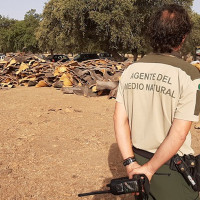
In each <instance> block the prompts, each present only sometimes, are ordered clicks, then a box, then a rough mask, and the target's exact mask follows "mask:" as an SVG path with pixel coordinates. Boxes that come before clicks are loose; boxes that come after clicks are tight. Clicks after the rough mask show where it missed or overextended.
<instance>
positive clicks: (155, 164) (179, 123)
mask: <svg viewBox="0 0 200 200" xmlns="http://www.w3.org/2000/svg"><path fill="white" fill-rule="evenodd" d="M191 124H192V122H191V121H185V120H180V119H174V121H173V124H172V127H171V129H170V131H169V134H168V136H167V137H166V138H165V140H164V141H163V143H162V144H161V145H160V147H159V148H158V150H157V151H156V153H155V154H154V156H153V158H152V159H151V160H150V161H149V162H147V163H145V164H144V165H143V166H140V165H138V164H137V163H136V162H133V163H131V164H130V165H128V166H127V173H128V176H129V178H131V177H132V176H133V175H134V174H145V175H146V176H147V177H148V179H149V180H151V178H152V176H153V174H154V173H155V172H156V171H157V170H158V169H159V168H160V167H161V166H162V165H163V164H164V163H166V162H167V161H168V160H170V159H171V158H172V157H173V156H174V155H175V154H176V153H177V152H178V150H179V149H180V147H181V146H182V145H183V143H184V141H185V139H186V136H187V134H188V132H189V130H190V127H191ZM114 126H115V135H116V139H117V143H118V146H119V149H120V151H121V154H122V157H123V159H126V158H128V157H131V156H133V155H134V153H133V150H132V142H131V133H130V128H129V123H128V117H127V114H126V111H125V108H124V105H123V104H120V103H118V102H117V103H116V106H115V114H114Z"/></svg>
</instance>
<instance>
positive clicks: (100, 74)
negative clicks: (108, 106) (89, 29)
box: [0, 54, 131, 98]
mask: <svg viewBox="0 0 200 200" xmlns="http://www.w3.org/2000/svg"><path fill="white" fill-rule="evenodd" d="M130 64H131V63H130V62H128V61H125V62H120V63H119V62H115V61H110V60H99V59H98V60H88V61H83V62H81V63H78V62H76V61H68V62H65V63H62V62H57V63H52V62H48V61H46V60H43V59H41V58H39V57H37V56H35V55H29V56H27V55H20V54H19V55H15V56H11V57H7V58H6V59H5V60H4V61H0V88H1V89H2V88H14V87H16V86H27V87H33V86H34V87H54V88H57V89H60V90H62V91H63V93H64V94H78V95H84V96H98V95H103V94H106V95H109V98H112V97H116V92H117V87H118V82H119V78H120V76H121V74H122V72H123V70H124V69H125V68H126V67H127V66H128V65H130Z"/></svg>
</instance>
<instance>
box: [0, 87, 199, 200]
mask: <svg viewBox="0 0 200 200" xmlns="http://www.w3.org/2000/svg"><path fill="white" fill-rule="evenodd" d="M0 99H1V101H0V113H1V114H0V130H1V134H0V141H1V142H0V155H1V156H0V200H76V199H83V200H86V199H90V200H91V199H93V200H100V199H106V200H112V199H127V200H129V199H133V197H132V196H130V195H129V196H120V197H115V196H111V195H98V196H90V197H84V198H80V197H77V195H78V193H82V192H89V191H94V190H102V189H106V184H108V183H109V182H110V180H111V179H112V178H118V177H122V176H125V175H126V173H125V170H124V168H123V167H122V164H121V161H122V158H121V155H120V153H119V150H118V148H117V145H116V141H115V138H114V131H113V121H112V116H113V111H114V104H115V100H113V99H112V100H108V99H107V96H103V97H96V98H86V97H83V96H76V95H64V94H63V93H62V92H61V91H58V90H56V89H54V88H26V87H18V88H15V89H10V90H0ZM193 126H194V124H193ZM192 134H193V147H194V149H195V152H196V153H200V148H199V143H200V131H199V130H194V128H192Z"/></svg>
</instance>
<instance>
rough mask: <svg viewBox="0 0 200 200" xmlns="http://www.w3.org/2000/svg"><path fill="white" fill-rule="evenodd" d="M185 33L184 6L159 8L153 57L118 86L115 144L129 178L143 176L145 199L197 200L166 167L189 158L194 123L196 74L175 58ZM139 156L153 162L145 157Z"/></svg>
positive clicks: (198, 94) (199, 98) (199, 92)
mask: <svg viewBox="0 0 200 200" xmlns="http://www.w3.org/2000/svg"><path fill="white" fill-rule="evenodd" d="M190 30H191V23H190V19H189V16H188V14H187V12H186V11H185V10H184V9H183V7H181V6H179V5H176V4H171V5H165V6H163V7H162V8H160V10H159V11H157V12H156V13H155V14H154V16H153V17H152V19H151V22H150V26H149V33H148V36H149V39H150V42H151V46H152V48H153V51H154V53H152V54H149V55H147V56H145V57H144V58H142V59H141V60H140V61H139V62H137V63H134V64H132V65H130V66H129V67H128V68H127V69H126V70H125V71H124V73H123V75H122V77H121V80H120V83H119V88H118V94H117V98H116V100H117V102H116V107H115V114H114V126H115V134H116V140H117V143H118V146H119V149H120V151H121V153H122V156H123V159H124V165H125V166H126V169H127V173H128V176H129V178H132V176H133V175H134V174H145V175H146V176H147V177H148V179H149V181H150V197H149V199H156V200H194V199H199V197H198V192H194V190H193V189H192V188H191V187H190V186H189V185H188V184H187V183H186V181H185V180H184V178H183V176H182V175H181V174H180V173H179V172H177V171H174V170H171V169H170V168H169V165H168V164H167V163H168V162H169V161H170V159H171V158H172V157H173V156H174V155H175V154H177V153H178V154H179V155H180V156H182V155H184V154H193V153H194V151H193V149H192V148H191V135H190V133H189V130H190V127H191V124H192V121H198V114H199V110H200V107H199V103H200V79H199V78H200V74H199V71H198V70H197V69H196V68H194V67H192V66H191V65H190V64H188V63H186V62H184V61H183V60H182V59H181V58H178V57H179V54H178V51H179V49H180V47H181V45H182V44H183V42H184V40H185V38H186V36H187V35H188V34H189V32H190ZM197 102H198V105H197ZM132 146H133V148H132ZM136 150H137V152H136ZM141 152H143V153H145V154H148V155H149V154H151V155H152V156H153V157H152V158H145V155H141ZM149 152H150V153H149ZM139 154H140V155H139ZM147 157H148V156H147ZM135 159H136V161H135Z"/></svg>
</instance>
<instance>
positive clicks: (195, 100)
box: [175, 76, 200, 121]
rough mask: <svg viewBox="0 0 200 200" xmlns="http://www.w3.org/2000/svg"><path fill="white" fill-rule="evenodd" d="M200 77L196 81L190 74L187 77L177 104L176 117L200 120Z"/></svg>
mask: <svg viewBox="0 0 200 200" xmlns="http://www.w3.org/2000/svg"><path fill="white" fill-rule="evenodd" d="M199 80H200V79H196V80H194V81H192V80H191V78H190V77H189V76H187V77H185V79H184V85H183V86H182V92H181V94H180V99H179V101H178V104H177V109H176V112H175V118H177V119H182V120H187V121H198V120H199V117H198V115H199V111H200V105H199V103H200V102H199V101H200V88H199V87H200V86H199V85H200V81H199Z"/></svg>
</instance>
